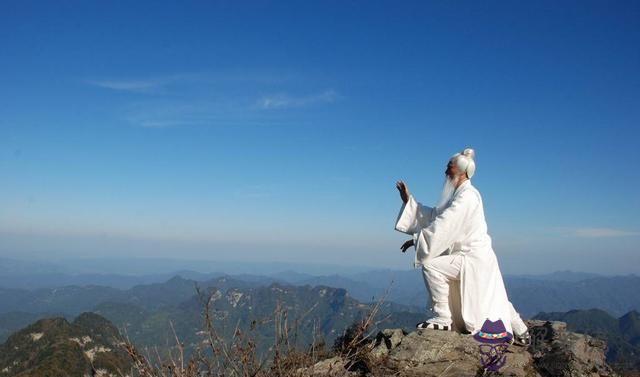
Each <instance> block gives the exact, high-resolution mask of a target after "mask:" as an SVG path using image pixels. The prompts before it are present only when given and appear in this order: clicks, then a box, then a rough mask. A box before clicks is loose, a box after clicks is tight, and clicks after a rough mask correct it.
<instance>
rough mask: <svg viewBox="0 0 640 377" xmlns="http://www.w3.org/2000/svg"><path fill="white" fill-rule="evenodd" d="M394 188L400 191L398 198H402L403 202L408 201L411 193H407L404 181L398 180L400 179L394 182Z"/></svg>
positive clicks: (407, 189)
mask: <svg viewBox="0 0 640 377" xmlns="http://www.w3.org/2000/svg"><path fill="white" fill-rule="evenodd" d="M396 188H397V189H398V191H399V192H400V199H402V202H403V203H406V202H408V201H409V195H411V194H410V193H409V188H408V187H407V184H406V183H404V181H402V180H400V181H398V182H396Z"/></svg>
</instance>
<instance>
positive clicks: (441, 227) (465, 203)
mask: <svg viewBox="0 0 640 377" xmlns="http://www.w3.org/2000/svg"><path fill="white" fill-rule="evenodd" d="M478 204H479V202H478V200H477V196H476V195H474V193H473V192H471V191H469V190H467V191H464V192H461V193H460V195H458V196H457V197H456V198H455V199H454V200H453V202H451V205H450V206H449V207H447V208H445V209H444V211H442V213H440V214H439V215H437V216H436V218H435V219H433V221H432V222H431V224H429V226H427V227H425V228H423V229H421V230H420V234H419V235H418V237H417V240H418V242H417V243H416V250H419V249H422V248H424V249H425V250H423V251H422V252H423V253H424V254H428V255H429V257H430V258H434V257H437V256H438V255H440V254H442V253H443V252H444V251H445V250H447V249H448V248H449V247H451V245H452V244H453V243H454V242H456V241H457V240H459V239H460V237H461V236H462V234H461V233H462V230H463V225H464V222H465V220H466V218H467V216H468V214H469V213H470V212H469V211H470V210H471V209H473V208H474V206H476V205H478ZM425 243H426V244H425Z"/></svg>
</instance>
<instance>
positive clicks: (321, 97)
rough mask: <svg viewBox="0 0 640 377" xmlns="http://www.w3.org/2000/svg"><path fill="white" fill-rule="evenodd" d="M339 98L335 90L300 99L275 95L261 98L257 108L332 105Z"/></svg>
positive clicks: (299, 97) (300, 97)
mask: <svg viewBox="0 0 640 377" xmlns="http://www.w3.org/2000/svg"><path fill="white" fill-rule="evenodd" d="M338 97H339V96H338V94H337V93H336V92H335V91H334V90H325V91H324V92H322V93H318V94H312V95H308V96H298V97H295V96H290V95H287V94H275V95H269V96H265V97H262V98H260V99H259V100H258V102H257V106H258V108H260V109H264V110H271V109H288V108H294V107H304V106H309V105H314V104H320V103H332V102H335V101H336V100H337V99H338Z"/></svg>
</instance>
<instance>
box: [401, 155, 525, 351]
mask: <svg viewBox="0 0 640 377" xmlns="http://www.w3.org/2000/svg"><path fill="white" fill-rule="evenodd" d="M474 158H475V152H474V151H473V149H470V148H467V149H465V150H464V151H462V152H461V153H456V154H455V155H453V156H452V157H451V159H450V160H449V163H448V164H447V170H446V172H445V175H446V177H445V184H444V188H443V190H442V195H441V198H440V201H439V202H438V204H436V206H435V207H428V206H425V205H422V204H420V203H418V202H417V201H416V200H415V198H414V197H413V196H412V195H411V194H410V192H409V189H408V188H407V185H406V184H405V183H404V182H403V181H398V182H397V184H396V186H397V188H398V191H400V197H401V199H402V201H403V205H402V208H401V210H400V213H399V215H398V219H397V221H396V225H395V229H396V230H398V231H400V232H403V233H406V234H409V235H411V236H412V237H413V239H411V240H409V241H407V242H405V243H404V244H403V245H402V247H401V249H402V251H403V252H405V251H406V250H407V249H408V248H410V247H411V246H415V249H416V255H415V261H414V263H415V267H416V268H418V267H422V273H423V277H424V281H425V285H426V286H427V289H428V290H429V292H430V294H431V302H432V308H431V309H432V311H433V312H434V313H435V315H436V316H435V317H433V318H430V319H427V320H426V321H424V322H421V323H419V324H418V325H417V327H418V328H419V329H427V328H429V329H436V330H453V329H455V330H457V331H459V332H465V331H468V332H470V333H472V334H475V333H477V332H478V331H480V328H481V327H482V324H483V322H484V321H485V320H486V319H489V320H491V321H497V320H501V321H502V322H503V323H504V325H505V327H506V329H507V331H508V332H511V333H512V334H513V340H514V341H515V342H516V343H518V344H525V345H526V344H529V342H530V336H529V333H528V329H527V326H526V324H525V323H524V322H523V321H522V319H521V318H520V316H519V315H518V313H517V312H516V311H515V309H514V308H513V305H512V304H511V302H510V301H509V299H508V298H507V292H506V289H505V287H504V282H503V280H502V274H501V272H500V268H499V266H498V260H497V258H496V255H495V253H494V251H493V248H492V246H491V237H489V235H488V233H487V224H486V221H485V217H484V209H483V206H482V198H481V196H480V193H479V192H478V190H477V189H476V188H475V187H474V186H473V185H472V184H471V180H470V179H471V177H472V176H473V174H474V173H475V170H476V165H475V161H474Z"/></svg>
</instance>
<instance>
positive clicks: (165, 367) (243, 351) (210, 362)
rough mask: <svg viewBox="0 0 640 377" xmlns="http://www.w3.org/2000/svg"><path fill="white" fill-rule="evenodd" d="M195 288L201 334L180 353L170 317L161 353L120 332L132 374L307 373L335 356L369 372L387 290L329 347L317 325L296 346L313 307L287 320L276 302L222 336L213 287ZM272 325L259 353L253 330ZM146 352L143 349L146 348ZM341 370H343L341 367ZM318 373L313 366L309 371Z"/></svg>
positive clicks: (293, 376) (280, 376)
mask: <svg viewBox="0 0 640 377" xmlns="http://www.w3.org/2000/svg"><path fill="white" fill-rule="evenodd" d="M196 292H197V294H198V297H199V298H200V302H201V304H202V305H203V330H202V331H201V332H200V333H201V334H202V335H203V336H204V339H203V341H202V342H201V343H200V344H199V345H198V346H197V347H196V348H195V350H194V351H193V353H192V355H191V356H190V357H189V359H188V360H186V359H185V348H184V343H182V342H181V341H180V339H179V338H178V336H177V334H176V332H175V330H174V327H173V323H170V326H171V330H172V332H173V335H174V338H175V346H173V347H172V348H171V349H170V350H169V352H168V356H166V357H161V356H160V353H159V352H158V350H157V348H155V349H154V351H155V352H154V353H155V354H154V355H153V356H151V355H149V354H147V355H143V354H142V353H141V352H140V351H139V350H138V349H137V348H136V347H135V346H134V345H133V343H132V342H131V341H130V339H129V337H128V335H127V334H125V342H124V345H123V346H124V348H125V350H126V351H127V353H128V354H129V356H130V357H131V360H132V362H133V372H134V376H140V377H204V376H207V377H307V376H310V375H311V373H312V372H311V370H312V369H313V368H311V367H312V366H313V365H314V364H316V363H317V362H318V361H320V360H325V359H327V358H329V357H335V356H338V357H339V358H341V359H342V360H345V363H344V367H345V368H343V369H347V370H349V371H353V372H359V374H374V375H377V373H375V369H376V368H375V367H374V365H375V363H373V362H372V360H371V359H370V351H371V348H372V347H371V345H372V339H373V336H372V335H374V334H373V330H372V329H373V328H375V327H376V326H377V324H378V323H380V322H382V321H383V320H385V319H386V318H383V319H382V320H379V321H375V320H374V318H375V317H376V316H377V315H378V313H379V311H380V308H381V305H382V304H383V302H384V300H385V298H386V295H387V293H388V290H387V292H386V293H385V295H384V296H383V297H382V298H381V299H380V300H378V301H377V302H376V304H375V305H373V306H372V308H371V309H370V310H369V312H368V313H367V315H366V316H365V317H364V318H363V319H362V320H360V321H357V322H355V323H354V324H353V325H351V326H350V327H349V328H348V329H347V330H345V332H344V333H343V334H342V336H340V337H339V338H338V339H337V340H336V342H335V344H334V346H333V348H332V349H331V350H328V349H327V347H326V346H325V343H324V340H323V337H322V336H321V335H320V334H319V331H318V329H317V326H314V330H313V342H312V343H311V344H310V345H309V346H308V347H303V348H301V347H299V346H297V343H298V342H297V340H298V329H299V325H300V323H301V322H302V320H304V318H305V317H306V316H307V315H309V313H311V312H312V311H313V309H314V308H315V306H314V307H312V308H310V309H309V310H308V311H307V312H306V313H303V314H302V315H301V316H299V317H298V318H295V319H294V320H290V318H289V316H288V312H287V311H286V310H285V309H283V308H282V306H281V305H280V304H279V303H278V305H277V306H276V310H275V311H274V313H273V314H272V316H271V317H270V318H264V319H262V320H260V321H253V322H252V323H251V325H250V326H249V328H248V329H241V328H240V325H239V323H237V324H236V325H235V329H234V331H233V335H232V337H231V338H230V339H225V338H224V337H223V336H222V335H221V334H220V332H219V331H218V328H217V327H216V326H215V325H214V320H213V318H212V309H213V308H212V302H213V296H214V292H211V293H209V294H205V293H204V292H203V291H202V290H201V289H200V288H199V287H196ZM268 325H271V326H274V330H275V332H274V334H275V336H274V339H273V344H272V345H271V347H270V348H269V352H268V354H267V355H265V356H262V357H259V356H258V353H257V352H256V335H257V333H256V330H257V329H258V328H260V327H261V326H268ZM147 353H148V352H147ZM343 372H344V371H343ZM313 373H314V374H313V375H314V376H318V375H319V374H318V372H317V371H314V372H313Z"/></svg>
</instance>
